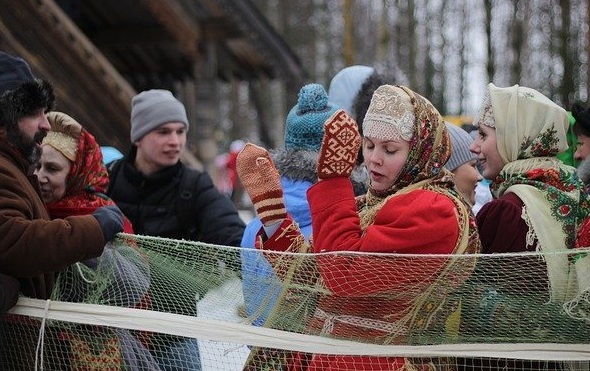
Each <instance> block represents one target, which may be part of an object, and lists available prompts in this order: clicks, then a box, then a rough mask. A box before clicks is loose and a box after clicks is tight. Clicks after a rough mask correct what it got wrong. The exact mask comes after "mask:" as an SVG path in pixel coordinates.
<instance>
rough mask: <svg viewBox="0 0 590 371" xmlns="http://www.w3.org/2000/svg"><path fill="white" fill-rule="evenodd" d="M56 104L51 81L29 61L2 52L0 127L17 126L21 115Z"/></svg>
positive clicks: (0, 58)
mask: <svg viewBox="0 0 590 371" xmlns="http://www.w3.org/2000/svg"><path fill="white" fill-rule="evenodd" d="M54 106H55V94H54V92H53V88H52V87H51V84H50V83H49V82H48V81H45V80H40V79H37V78H35V76H33V73H32V72H31V68H30V67H29V65H28V64H27V62H26V61H25V60H24V59H22V58H19V57H15V56H12V55H10V54H8V53H5V52H2V51H0V127H6V126H7V125H15V124H16V123H17V122H18V120H20V119H21V118H23V117H25V116H28V115H31V114H33V113H34V112H35V111H36V110H38V109H40V108H43V109H45V111H50V110H52V109H53V108H54Z"/></svg>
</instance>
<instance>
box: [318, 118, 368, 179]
mask: <svg viewBox="0 0 590 371" xmlns="http://www.w3.org/2000/svg"><path fill="white" fill-rule="evenodd" d="M360 145H361V136H360V134H359V130H358V126H357V124H356V121H355V120H354V119H353V118H352V117H350V116H349V115H348V114H347V113H346V112H345V111H344V110H343V109H339V110H338V111H336V112H334V114H333V115H332V116H331V117H330V118H329V119H328V120H326V122H325V123H324V138H323V140H322V147H321V148H320V156H319V158H318V166H317V169H318V178H320V179H329V178H336V177H346V178H348V177H350V174H351V173H352V170H353V168H354V164H355V163H356V157H357V156H358V152H359V148H360Z"/></svg>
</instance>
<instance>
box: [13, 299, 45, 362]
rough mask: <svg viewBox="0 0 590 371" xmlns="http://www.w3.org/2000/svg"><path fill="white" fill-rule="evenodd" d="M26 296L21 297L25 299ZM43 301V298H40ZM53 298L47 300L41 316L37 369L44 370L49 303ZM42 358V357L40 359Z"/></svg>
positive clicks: (36, 358)
mask: <svg viewBox="0 0 590 371" xmlns="http://www.w3.org/2000/svg"><path fill="white" fill-rule="evenodd" d="M23 299H25V298H22V297H21V298H20V299H19V301H20V300H23ZM39 301H40V302H43V300H39ZM50 303H51V300H49V299H47V300H45V308H44V310H43V315H42V316H41V318H42V319H41V328H40V329H39V338H38V339H37V349H36V350H35V370H41V371H43V349H44V347H45V321H46V320H47V317H48V315H49V304H50ZM39 358H40V359H39Z"/></svg>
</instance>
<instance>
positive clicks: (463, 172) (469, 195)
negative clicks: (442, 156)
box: [453, 159, 482, 205]
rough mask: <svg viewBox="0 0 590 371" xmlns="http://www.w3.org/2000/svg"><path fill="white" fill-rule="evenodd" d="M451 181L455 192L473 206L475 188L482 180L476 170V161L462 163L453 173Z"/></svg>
mask: <svg viewBox="0 0 590 371" xmlns="http://www.w3.org/2000/svg"><path fill="white" fill-rule="evenodd" d="M453 180H454V181H455V186H456V187H457V190H458V191H459V192H461V194H462V195H463V196H465V198H466V199H468V200H469V202H470V203H471V204H472V205H475V187H477V183H478V182H479V181H480V180H482V176H481V174H480V173H479V171H478V170H477V160H475V159H474V160H471V161H469V162H466V163H464V164H463V165H461V166H459V167H458V168H456V169H455V171H453Z"/></svg>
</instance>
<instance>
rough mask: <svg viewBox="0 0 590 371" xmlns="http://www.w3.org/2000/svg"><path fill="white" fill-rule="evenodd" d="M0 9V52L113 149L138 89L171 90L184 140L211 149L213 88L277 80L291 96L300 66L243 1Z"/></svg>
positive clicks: (62, 3) (110, 1)
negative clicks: (18, 61) (28, 70)
mask: <svg viewBox="0 0 590 371" xmlns="http://www.w3.org/2000/svg"><path fill="white" fill-rule="evenodd" d="M0 8H1V9H2V10H1V11H0V50H4V51H6V52H9V53H11V54H16V55H20V56H22V57H23V58H25V59H26V60H27V61H28V62H29V63H30V64H31V67H32V68H33V71H34V73H35V74H36V75H37V76H39V77H44V78H46V79H48V80H50V81H51V82H52V84H53V86H54V88H55V91H56V94H57V99H58V109H60V110H63V111H64V112H67V113H69V114H71V115H72V116H74V117H75V118H77V119H78V120H79V121H80V122H81V123H83V124H84V125H85V126H86V127H87V128H88V129H89V130H90V131H91V132H92V133H93V134H94V135H95V136H96V138H97V140H98V141H99V143H101V144H103V145H111V146H114V147H116V148H118V149H119V150H121V151H126V150H127V149H128V148H129V146H130V143H129V129H130V123H129V118H130V114H131V107H130V102H131V98H132V97H133V96H134V95H135V94H136V92H138V91H141V90H144V89H150V88H163V89H169V90H172V91H173V92H174V93H175V94H176V96H177V97H178V98H179V99H180V100H181V101H183V102H184V103H185V105H186V107H187V113H188V115H189V121H190V122H191V130H190V132H189V134H190V138H189V141H191V140H192V141H196V143H194V145H195V147H197V148H199V147H204V148H211V145H212V142H213V141H214V138H213V132H214V129H215V127H216V125H218V123H217V122H216V120H217V118H218V117H219V115H218V114H217V111H218V104H217V102H216V101H215V96H216V95H215V94H214V92H215V91H216V85H217V84H218V83H219V81H230V80H238V81H244V80H245V81H255V80H257V79H260V78H266V79H281V80H284V81H285V82H286V83H287V84H288V85H287V87H288V90H289V93H290V94H292V95H296V94H297V93H296V92H297V90H298V89H299V87H300V86H301V85H302V84H303V81H304V72H303V68H302V66H301V63H300V61H299V59H298V58H297V56H296V55H295V54H294V53H293V51H292V50H291V49H290V48H289V46H288V45H287V44H286V43H285V41H284V40H283V39H282V38H281V37H280V35H279V34H278V33H277V32H276V30H275V29H274V28H273V27H272V26H271V25H270V24H269V22H268V21H267V20H266V19H265V18H264V16H263V15H262V14H261V13H260V12H259V11H258V9H257V8H256V7H255V6H254V5H253V4H252V3H251V2H250V0H0ZM187 152H188V151H187ZM205 157H206V156H205ZM185 160H189V161H193V160H196V158H194V156H191V154H190V153H189V154H187V158H185ZM209 160H211V159H209V158H205V161H209Z"/></svg>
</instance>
